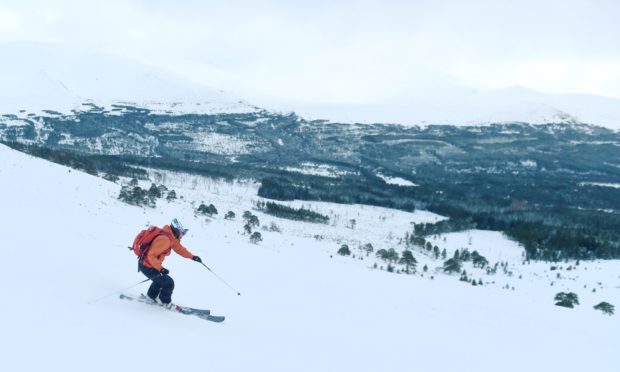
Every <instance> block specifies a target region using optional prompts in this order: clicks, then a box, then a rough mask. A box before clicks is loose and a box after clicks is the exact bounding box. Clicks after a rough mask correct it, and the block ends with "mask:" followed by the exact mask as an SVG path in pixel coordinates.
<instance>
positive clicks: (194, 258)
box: [192, 256, 202, 263]
mask: <svg viewBox="0 0 620 372" xmlns="http://www.w3.org/2000/svg"><path fill="white" fill-rule="evenodd" d="M192 260H194V261H196V262H200V263H202V259H201V258H200V257H198V256H194V257H192Z"/></svg>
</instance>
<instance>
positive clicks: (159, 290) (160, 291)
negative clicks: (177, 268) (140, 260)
mask: <svg viewBox="0 0 620 372" xmlns="http://www.w3.org/2000/svg"><path fill="white" fill-rule="evenodd" d="M138 268H139V269H140V272H141V273H142V274H144V275H146V277H147V278H149V279H151V282H152V283H151V286H150V287H149V290H148V292H146V295H147V296H149V297H150V298H152V299H153V300H155V299H156V298H157V296H159V300H160V301H161V302H163V303H165V304H167V303H170V302H171V301H172V291H174V280H172V278H171V277H170V276H169V275H161V274H160V272H159V271H157V270H155V269H153V268H151V267H146V266H144V265H142V264H140V265H139V266H138Z"/></svg>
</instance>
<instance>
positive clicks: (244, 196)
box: [0, 145, 620, 371]
mask: <svg viewBox="0 0 620 372" xmlns="http://www.w3.org/2000/svg"><path fill="white" fill-rule="evenodd" d="M0 158H1V159H2V162H1V163H0V180H2V182H0V206H2V208H1V212H0V226H3V227H4V229H5V234H4V237H3V243H2V248H0V249H1V252H2V258H3V260H2V265H1V266H0V267H1V268H2V275H3V278H4V280H5V281H4V285H3V291H2V302H1V304H2V306H0V329H2V341H0V363H1V365H2V366H3V369H4V370H10V371H34V370H63V371H83V370H88V371H110V370H133V369H140V368H157V369H162V370H198V369H204V368H208V369H209V370H213V371H245V370H256V371H291V370H294V371H346V370H355V371H380V370H409V369H420V370H437V371H454V370H474V369H475V370H477V371H496V370H498V369H499V370H502V371H530V370H536V371H537V370H562V371H583V370H596V371H615V370H616V369H617V366H618V365H619V363H620V356H618V353H617V344H618V341H619V339H618V334H620V322H618V321H617V315H614V316H611V317H609V316H606V315H603V314H601V313H600V312H598V311H595V310H593V309H592V306H593V305H595V304H597V303H598V302H600V301H608V302H610V303H612V304H615V305H616V306H618V304H620V292H619V291H618V288H619V287H620V278H618V262H617V261H603V262H599V261H595V262H581V263H580V264H579V265H577V266H575V265H574V262H570V263H565V264H558V265H557V266H560V267H556V268H555V269H551V268H550V265H549V264H547V263H543V262H540V263H536V262H532V263H530V264H523V263H522V253H523V249H522V248H521V247H520V246H519V245H517V244H516V243H514V242H511V241H509V240H507V239H506V238H504V237H503V236H502V235H501V234H500V233H496V232H485V231H467V232H463V233H455V234H447V235H444V236H437V237H436V238H435V240H434V241H433V243H434V244H437V245H438V246H439V247H440V248H441V249H444V248H445V249H446V250H447V252H448V254H452V252H453V251H454V250H456V249H461V248H463V247H469V249H470V250H473V249H477V250H479V252H482V253H483V254H484V255H485V256H486V257H488V259H489V260H490V261H491V263H492V262H499V261H501V262H506V268H507V269H506V271H502V270H500V271H498V272H497V273H496V274H494V275H486V274H484V272H483V271H482V270H479V269H476V268H473V267H471V266H467V267H466V269H467V272H468V273H469V275H470V276H473V277H475V278H480V279H481V280H482V281H483V282H484V285H483V286H472V285H471V284H469V283H465V282H461V281H459V280H458V277H455V276H452V275H447V274H443V273H442V272H441V269H440V266H441V264H442V261H441V260H435V259H434V258H432V257H430V256H428V255H426V254H424V252H422V251H418V250H414V251H413V254H414V255H415V257H416V258H417V259H418V271H417V273H416V274H413V275H412V274H410V275H406V274H404V273H400V274H397V273H388V272H387V271H385V270H381V266H383V267H385V265H386V263H385V262H384V261H382V260H380V259H378V258H376V257H375V256H374V254H373V255H370V256H366V255H365V253H363V252H361V251H360V250H358V248H357V247H358V246H359V245H360V244H361V243H372V244H373V245H374V247H375V249H376V250H378V249H381V248H384V249H389V248H395V249H396V250H397V251H401V250H402V249H404V246H403V243H402V239H401V238H402V237H403V236H404V235H405V234H406V233H407V232H409V231H410V230H411V223H412V222H417V223H420V222H426V221H435V220H437V219H440V218H442V217H441V216H437V215H434V214H431V213H428V212H424V211H417V212H415V213H407V212H402V211H396V210H391V209H385V208H378V207H369V206H359V205H338V204H331V203H315V202H299V201H295V202H291V203H289V204H290V205H294V206H301V205H304V206H305V207H306V208H309V209H312V210H315V211H318V212H320V213H323V214H326V215H329V216H330V223H329V224H311V223H304V222H295V221H289V220H283V219H278V218H275V217H272V216H269V215H265V214H263V213H261V212H259V211H256V210H253V209H252V208H253V203H254V202H255V201H256V200H258V199H259V198H258V197H256V196H255V195H256V189H257V186H256V185H254V184H252V183H240V182H235V183H226V182H219V181H213V180H209V179H207V178H202V177H198V176H189V175H184V174H178V173H177V174H174V173H170V172H158V171H151V174H150V177H151V179H152V180H153V181H154V182H156V183H163V184H165V185H166V186H167V187H169V188H172V189H174V190H176V192H177V193H178V195H179V196H183V198H182V199H180V198H179V199H177V201H173V202H166V201H159V203H158V206H157V207H156V208H146V209H143V208H139V207H135V206H129V205H126V204H123V203H121V202H120V201H118V200H117V199H116V197H117V195H118V193H119V190H120V185H117V184H114V183H111V182H107V181H104V180H103V179H100V178H97V177H94V176H90V175H87V174H83V173H80V172H76V171H74V170H70V169H68V168H65V167H62V166H59V165H56V164H52V163H49V162H46V161H44V160H41V159H36V158H33V157H30V156H28V155H25V154H22V153H19V152H16V151H13V150H10V149H8V148H7V147H5V146H3V145H0ZM144 186H146V185H144ZM203 201H204V202H205V203H213V204H214V205H215V206H216V207H217V208H218V210H219V211H220V213H219V215H216V216H214V217H212V218H207V217H204V216H199V215H197V214H196V213H195V209H196V206H197V205H198V204H199V203H201V202H203ZM228 210H230V211H233V212H235V214H236V215H237V218H236V219H233V220H227V219H224V217H223V215H224V214H225V213H226V211H228ZM245 210H252V212H253V213H255V214H256V215H257V216H258V217H259V219H260V222H261V225H262V226H265V227H266V228H265V229H260V230H259V231H260V232H261V233H262V234H263V241H262V242H260V243H259V244H251V243H250V242H249V241H248V237H247V235H244V234H243V227H242V225H243V222H242V218H241V215H242V213H243V211H245ZM172 217H177V218H179V219H180V220H181V221H182V222H183V223H184V224H185V225H186V227H189V228H190V232H189V234H188V235H187V237H186V238H185V239H184V244H185V245H186V246H187V247H188V248H189V249H190V250H191V251H192V252H193V253H194V254H197V255H200V256H201V257H202V258H203V259H204V261H205V262H206V263H207V265H209V266H210V267H211V268H212V269H213V270H214V272H216V273H217V274H218V275H220V276H221V277H222V278H224V279H225V280H226V281H227V282H228V283H229V284H231V285H232V286H234V287H235V288H236V289H238V290H239V291H241V293H242V295H241V296H236V295H235V293H234V292H233V291H231V290H230V289H229V288H228V287H226V286H225V285H223V284H222V283H221V282H219V281H218V280H217V278H215V277H214V276H213V275H211V273H209V272H208V271H207V270H205V269H204V268H203V267H202V266H200V265H197V264H196V263H194V262H192V261H190V260H185V259H182V258H180V257H178V256H176V255H174V254H173V255H171V256H170V257H169V258H168V259H167V260H166V262H165V264H166V267H167V268H168V269H170V271H171V275H172V276H173V278H174V279H175V283H176V289H175V293H174V295H173V300H174V301H175V302H177V303H181V304H187V305H193V306H196V307H209V308H211V309H212V311H213V312H214V313H216V314H222V315H226V316H227V319H226V321H225V322H224V323H222V324H214V323H209V322H206V321H203V320H200V319H197V318H194V317H187V316H183V315H180V314H174V313H170V312H167V311H165V310H163V309H160V308H156V307H150V306H145V305H143V304H138V303H130V302H126V301H121V300H119V299H117V296H116V293H117V292H121V291H122V290H123V288H126V287H129V286H130V285H132V284H135V283H137V282H139V281H141V280H143V277H142V276H141V274H139V273H136V260H135V256H134V255H133V254H132V253H131V252H129V251H128V250H127V248H126V247H127V245H129V244H130V243H131V241H132V239H133V237H134V236H135V234H136V233H137V231H139V230H140V229H142V228H143V227H144V226H146V225H147V224H159V225H161V224H164V223H168V222H169V221H170V219H171V218H172ZM352 220H355V221H356V223H355V224H354V225H353V224H352V223H351V221H352ZM272 224H273V225H275V226H277V227H278V229H275V228H272V226H273V225H272ZM277 230H280V231H279V232H278V231H277ZM345 243H346V244H348V245H349V246H350V247H351V250H352V251H353V253H354V254H355V258H353V257H352V256H349V257H341V256H339V255H337V254H336V251H337V250H338V249H339V247H340V246H341V244H345ZM374 263H377V264H378V267H377V268H374ZM424 265H426V266H427V267H428V272H424V271H423V270H422V267H423V266H424ZM569 265H570V266H571V268H570V269H568V266H569ZM146 288H147V287H146V285H145V284H143V285H141V286H138V287H135V288H131V289H127V290H125V292H127V293H130V294H138V293H140V292H144V291H145V290H146ZM560 291H573V292H576V293H577V294H578V295H579V299H580V303H581V305H580V306H577V307H576V308H575V309H566V308H561V307H557V306H553V296H554V295H555V293H557V292H560ZM106 294H112V295H111V296H109V297H107V298H104V299H102V300H100V301H96V302H93V300H95V299H98V298H100V297H102V296H105V295H106Z"/></svg>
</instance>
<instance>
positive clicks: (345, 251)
mask: <svg viewBox="0 0 620 372" xmlns="http://www.w3.org/2000/svg"><path fill="white" fill-rule="evenodd" d="M338 254H339V255H341V256H349V255H350V254H351V250H350V249H349V246H348V245H346V244H343V245H342V246H340V249H338Z"/></svg>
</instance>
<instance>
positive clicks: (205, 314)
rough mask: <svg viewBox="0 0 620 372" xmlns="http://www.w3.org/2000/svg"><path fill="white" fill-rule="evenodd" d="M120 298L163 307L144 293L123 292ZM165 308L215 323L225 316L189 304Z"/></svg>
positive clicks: (222, 319)
mask: <svg viewBox="0 0 620 372" xmlns="http://www.w3.org/2000/svg"><path fill="white" fill-rule="evenodd" d="M120 298H121V299H122V300H129V301H135V302H142V303H145V304H147V305H153V306H159V307H161V308H164V307H163V306H161V305H160V304H158V303H157V302H153V300H151V299H150V298H148V297H146V296H145V295H140V297H135V296H128V295H125V294H121V295H120ZM167 310H170V311H176V312H178V313H181V314H185V315H194V316H197V317H199V318H201V319H205V320H209V321H212V322H216V323H221V322H223V321H224V319H225V317H223V316H216V315H211V311H210V310H206V309H195V308H193V307H189V306H181V305H176V304H175V307H173V308H171V309H167Z"/></svg>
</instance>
